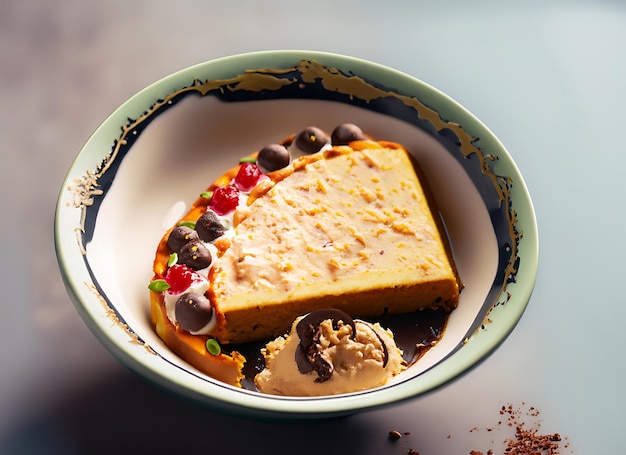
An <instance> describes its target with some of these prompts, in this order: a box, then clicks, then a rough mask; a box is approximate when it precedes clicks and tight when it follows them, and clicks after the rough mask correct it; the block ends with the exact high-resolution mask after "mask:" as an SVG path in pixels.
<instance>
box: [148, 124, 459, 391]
mask: <svg viewBox="0 0 626 455" xmlns="http://www.w3.org/2000/svg"><path fill="white" fill-rule="evenodd" d="M337 136H341V135H339V134H336V132H333V135H332V137H333V140H332V143H331V136H329V135H327V134H326V133H324V132H321V131H319V130H317V129H314V128H309V129H307V130H305V131H304V132H303V133H301V134H299V135H297V136H295V137H293V136H292V137H290V138H289V139H287V140H286V141H284V142H283V143H282V144H280V145H275V146H274V148H273V151H272V152H271V153H270V152H267V150H266V149H267V147H266V148H265V149H263V150H261V152H259V155H258V163H257V164H258V166H257V165H256V164H251V163H247V162H244V163H242V164H240V165H239V166H237V167H235V168H234V169H232V170H230V171H229V172H227V173H226V174H224V175H223V176H222V177H221V178H220V179H218V180H217V181H216V182H215V183H214V184H213V185H212V186H211V187H210V188H209V190H208V192H206V193H205V194H204V197H200V198H199V199H198V200H197V201H196V202H195V203H194V205H193V206H192V207H191V209H190V211H189V212H188V213H187V215H185V217H183V219H182V220H181V223H179V225H178V226H177V227H174V228H172V229H171V230H170V231H169V232H168V233H167V234H166V235H165V236H164V237H163V240H162V241H161V243H160V245H159V248H158V252H157V257H156V260H155V265H154V271H155V277H154V280H153V282H152V283H151V290H152V313H153V320H154V321H155V324H156V326H157V331H158V332H159V335H160V336H161V337H162V338H163V339H164V340H165V342H166V343H167V344H168V345H169V346H170V347H171V348H172V350H174V351H175V352H176V353H177V354H178V355H180V356H181V357H182V358H184V359H185V360H187V361H188V362H190V363H192V364H194V365H196V366H197V365H198V364H202V363H203V362H214V363H215V361H217V360H216V359H219V358H220V356H222V357H224V354H220V356H217V357H216V356H212V355H211V354H208V353H207V352H206V351H207V348H206V347H205V344H206V342H207V340H213V339H215V340H217V341H218V342H219V343H220V344H222V345H225V344H240V343H248V342H252V341H260V340H267V339H270V338H273V337H276V336H278V335H282V334H284V333H286V332H287V331H289V328H290V327H291V326H292V324H293V322H294V320H296V318H298V317H299V316H301V315H303V314H306V313H309V312H312V311H315V310H319V309H322V308H337V309H340V310H343V311H344V312H346V313H348V314H349V315H350V316H353V317H369V318H375V317H376V316H380V315H383V314H386V313H390V314H393V313H409V312H413V311H416V310H420V309H426V308H444V309H446V310H448V311H451V310H452V309H454V308H455V307H456V306H457V304H458V299H459V292H460V289H461V282H460V280H459V278H458V275H457V272H456V269H455V266H454V262H453V259H452V257H451V254H450V250H449V247H448V243H447V238H446V237H445V234H444V231H443V229H442V226H441V222H440V219H439V215H438V212H436V210H433V205H432V202H431V200H430V198H429V197H428V194H427V193H428V191H427V189H426V187H425V184H424V183H423V181H422V180H421V178H420V172H419V169H418V167H417V165H416V163H414V161H413V160H412V158H411V157H410V155H409V153H408V152H407V151H406V150H405V148H404V147H402V146H401V145H399V144H396V143H393V142H384V141H378V142H377V141H373V140H371V139H369V138H367V137H365V136H364V135H362V134H352V135H348V139H345V137H344V138H343V139H342V138H337ZM344 136H346V135H345V134H344ZM303 137H304V139H303ZM281 147H282V148H284V149H288V150H287V159H285V156H284V151H283V150H282V149H280V148H281ZM277 150H278V151H277ZM296 150H299V151H300V152H304V154H302V156H299V157H297V158H291V159H290V158H289V155H290V154H291V155H293V154H295V153H296ZM268 156H271V157H272V159H268V158H267V157H268ZM277 156H278V158H276V157H277ZM276 160H278V162H281V161H282V164H278V165H277V164H276ZM287 163H288V164H287ZM263 171H265V172H263ZM185 226H187V227H185ZM175 231H176V232H175ZM168 263H169V265H168ZM169 274H171V275H172V276H174V278H172V277H169V276H168V275H169ZM176 276H178V277H180V276H185V277H186V278H185V279H183V280H182V281H185V280H187V281H185V283H186V284H183V285H180V283H175V282H176V280H177V278H176ZM190 276H191V278H190ZM203 280H205V281H203ZM178 281H181V280H180V279H179V280H178ZM170 282H171V283H170ZM159 283H160V284H164V286H163V287H164V288H167V289H161V288H159V286H158V284H159ZM172 283H174V284H172ZM190 283H193V284H190ZM187 284H188V285H189V286H187ZM185 286H186V287H185ZM181 288H182V289H181ZM198 315H200V316H198ZM159 325H160V326H161V327H159ZM192 340H193V341H192ZM209 343H211V341H209ZM192 344H193V345H194V348H190V347H189V346H190V345H192ZM225 357H227V359H224V358H222V359H221V360H220V361H221V362H222V363H224V364H227V365H228V367H227V368H226V369H228V368H232V369H233V371H234V370H237V368H240V363H242V362H243V359H242V357H241V356H240V355H238V354H236V353H235V354H234V355H232V356H230V357H229V356H225ZM199 368H200V367H199ZM200 369H201V370H203V371H209V370H210V369H207V368H206V367H203V368H200ZM220 369H221V370H223V369H224V366H223V365H222V366H220ZM231 373H232V372H231ZM207 374H210V375H212V376H214V375H215V374H214V373H213V372H208V373H207ZM232 376H233V377H234V378H236V377H238V375H237V374H234V375H232ZM227 382H229V381H227ZM230 382H231V383H233V382H234V383H236V382H237V380H236V379H235V380H234V381H230Z"/></svg>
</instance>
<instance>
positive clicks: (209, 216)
mask: <svg viewBox="0 0 626 455" xmlns="http://www.w3.org/2000/svg"><path fill="white" fill-rule="evenodd" d="M196 232H197V235H198V236H199V237H200V240H202V241H203V242H212V241H213V240H215V239H217V238H218V237H221V236H222V235H224V232H226V229H225V228H224V225H222V223H221V222H220V220H219V218H218V217H217V214H216V213H215V212H214V211H213V210H207V211H206V212H204V214H203V215H202V216H201V217H200V218H198V221H196Z"/></svg>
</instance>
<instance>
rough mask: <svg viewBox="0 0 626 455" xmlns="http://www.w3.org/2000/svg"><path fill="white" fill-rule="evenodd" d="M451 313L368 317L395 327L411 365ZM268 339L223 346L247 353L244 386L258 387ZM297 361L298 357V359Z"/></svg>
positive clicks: (433, 340) (433, 341)
mask: <svg viewBox="0 0 626 455" xmlns="http://www.w3.org/2000/svg"><path fill="white" fill-rule="evenodd" d="M448 316H449V313H447V312H446V311H445V310H443V309H439V310H421V311H416V312H414V313H408V314H394V315H390V314H386V315H384V316H381V317H379V318H371V319H366V318H362V319H363V320H366V321H368V322H371V323H374V322H379V323H380V325H381V326H382V327H384V328H386V329H391V331H392V332H393V335H394V339H395V341H396V345H397V346H398V347H399V348H400V349H401V350H402V352H403V357H404V360H406V361H407V362H408V363H409V365H412V364H414V363H415V362H417V361H418V360H419V359H420V358H421V357H422V356H423V355H424V354H425V353H426V352H427V351H428V350H429V349H430V348H431V347H433V346H434V345H435V344H436V343H437V342H438V341H439V340H440V339H441V336H442V335H443V332H444V329H445V327H446V323H447V321H448ZM265 343H266V342H259V343H246V344H238V345H230V346H227V347H224V346H223V347H222V348H223V350H224V351H225V352H227V353H230V352H232V351H238V352H240V353H241V354H243V355H244V356H245V357H246V360H247V361H246V363H245V365H244V367H243V374H244V376H245V379H244V380H243V381H241V385H242V387H243V388H245V389H248V390H254V391H257V388H256V386H255V385H254V377H255V376H256V375H257V374H258V373H260V372H261V371H262V370H263V368H265V360H264V358H263V355H262V354H261V349H262V348H263V347H265ZM294 362H295V359H294Z"/></svg>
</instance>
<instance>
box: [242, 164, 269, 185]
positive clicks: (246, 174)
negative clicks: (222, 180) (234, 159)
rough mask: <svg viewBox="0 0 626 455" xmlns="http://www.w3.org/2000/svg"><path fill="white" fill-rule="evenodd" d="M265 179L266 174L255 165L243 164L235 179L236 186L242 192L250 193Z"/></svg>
mask: <svg viewBox="0 0 626 455" xmlns="http://www.w3.org/2000/svg"><path fill="white" fill-rule="evenodd" d="M262 178H265V174H264V173H263V171H261V169H259V166H257V165H256V164H255V163H243V164H242V165H241V166H240V167H239V172H237V176H236V177H235V185H236V186H237V188H239V190H240V191H250V190H251V189H252V188H254V187H255V185H256V184H257V183H258V182H259V180H261V179H262Z"/></svg>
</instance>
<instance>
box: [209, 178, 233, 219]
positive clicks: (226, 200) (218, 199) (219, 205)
mask: <svg viewBox="0 0 626 455" xmlns="http://www.w3.org/2000/svg"><path fill="white" fill-rule="evenodd" d="M238 204H239V190H238V189H237V188H236V187H235V186H234V185H227V186H223V187H220V188H216V189H215V191H213V196H212V197H211V200H210V201H209V207H210V208H211V209H212V210H213V211H214V212H215V213H217V214H218V215H226V214H227V213H230V212H232V211H233V210H235V209H236V208H237V205H238Z"/></svg>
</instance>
